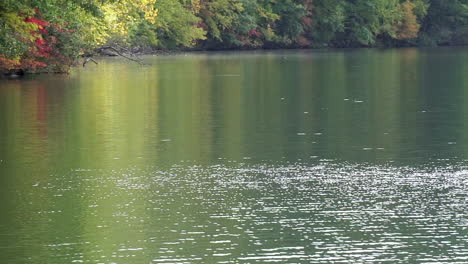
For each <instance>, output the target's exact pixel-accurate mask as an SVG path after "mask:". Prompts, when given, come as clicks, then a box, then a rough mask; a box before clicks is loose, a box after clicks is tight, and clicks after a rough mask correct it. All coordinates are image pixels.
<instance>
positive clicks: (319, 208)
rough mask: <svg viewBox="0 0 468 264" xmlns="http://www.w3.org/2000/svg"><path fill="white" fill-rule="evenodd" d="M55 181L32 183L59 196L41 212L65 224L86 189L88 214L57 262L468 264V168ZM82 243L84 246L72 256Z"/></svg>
mask: <svg viewBox="0 0 468 264" xmlns="http://www.w3.org/2000/svg"><path fill="white" fill-rule="evenodd" d="M97 175H106V178H105V179H103V178H101V177H99V176H97ZM58 177H59V176H57V179H55V180H56V182H57V183H58V184H60V186H54V185H53V184H52V185H50V184H48V185H46V186H41V184H40V183H39V184H38V185H37V186H34V188H38V189H50V190H51V191H53V192H54V197H57V198H56V199H55V201H54V202H53V203H52V207H51V208H49V209H48V210H47V211H40V212H38V214H45V215H46V216H44V217H46V218H48V219H49V221H52V222H55V221H58V220H59V219H61V217H60V216H57V215H58V214H64V213H66V210H67V209H66V206H67V203H66V201H67V198H66V197H69V196H74V195H79V196H80V198H81V199H82V200H83V201H86V202H85V203H84V204H81V205H79V206H80V207H82V211H83V214H82V215H75V216H70V217H71V218H80V219H76V220H77V221H78V220H80V221H82V222H83V223H84V224H83V225H84V226H83V227H82V228H83V230H84V231H83V230H82V232H79V233H78V234H75V236H74V237H68V239H69V241H73V243H71V242H69V241H62V242H63V243H50V244H47V245H44V246H47V247H48V248H49V250H50V251H53V252H54V257H53V258H54V261H53V262H50V263H74V262H76V263H79V262H83V263H274V262H278V263H384V262H385V263H467V262H468V248H467V247H466V245H467V243H468V236H467V226H468V225H467V224H468V222H467V209H468V208H467V199H468V170H467V168H466V167H464V166H463V165H460V166H453V167H449V168H432V169H426V170H418V169H414V168H409V167H408V168H395V167H386V166H365V165H362V164H361V165H352V164H343V163H339V164H337V163H332V162H321V163H320V164H318V165H316V166H307V165H301V164H287V165H284V166H274V165H248V164H237V165H213V166H191V165H177V166H172V167H170V168H168V169H164V170H159V169H157V168H153V167H148V168H146V169H143V170H142V169H140V168H134V169H131V168H129V169H120V170H75V171H73V172H71V173H70V174H69V175H68V176H67V181H63V179H58ZM61 199H62V200H61ZM62 220H63V219H62ZM71 221H72V222H73V220H71ZM31 224H33V223H31ZM85 230H92V231H93V232H94V233H92V234H89V233H87V232H86V231H85ZM50 240H51V241H54V239H53V237H52V239H50ZM76 241H80V242H76ZM54 242H56V241H54ZM80 248H86V249H87V250H83V251H82V252H86V254H75V255H73V254H67V253H68V252H80V250H79V249H80ZM89 249H92V250H89Z"/></svg>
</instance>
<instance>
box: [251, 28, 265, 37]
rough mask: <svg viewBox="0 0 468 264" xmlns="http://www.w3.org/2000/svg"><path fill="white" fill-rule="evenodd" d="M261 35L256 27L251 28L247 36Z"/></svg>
mask: <svg viewBox="0 0 468 264" xmlns="http://www.w3.org/2000/svg"><path fill="white" fill-rule="evenodd" d="M262 35H263V34H262V32H260V31H258V30H256V29H251V30H250V31H249V36H251V37H257V38H259V37H261V36H262Z"/></svg>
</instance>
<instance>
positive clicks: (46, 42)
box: [0, 0, 468, 71]
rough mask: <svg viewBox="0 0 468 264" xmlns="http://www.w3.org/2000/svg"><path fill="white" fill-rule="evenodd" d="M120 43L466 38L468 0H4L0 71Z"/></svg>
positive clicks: (0, 5)
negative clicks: (467, 0)
mask: <svg viewBox="0 0 468 264" xmlns="http://www.w3.org/2000/svg"><path fill="white" fill-rule="evenodd" d="M108 43H119V44H121V45H128V46H132V47H145V48H146V47H151V48H162V49H184V48H190V49H191V48H198V49H244V48H278V47H281V48H289V47H323V46H332V47H354V46H378V45H386V46H394V45H415V44H420V45H451V44H467V43H468V3H467V2H466V0H372V1H369V0H281V1H280V0H2V1H1V2H0V70H1V69H3V70H5V69H21V68H22V67H23V68H27V69H33V70H35V69H37V68H38V67H39V68H40V67H42V69H43V70H47V69H53V70H54V71H55V70H57V69H65V70H66V69H67V68H68V67H69V66H70V65H72V64H73V62H74V61H75V60H76V58H78V57H79V55H80V54H83V53H84V52H89V51H91V50H93V49H94V48H96V47H99V46H100V45H104V44H108Z"/></svg>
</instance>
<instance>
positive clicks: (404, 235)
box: [0, 48, 468, 264]
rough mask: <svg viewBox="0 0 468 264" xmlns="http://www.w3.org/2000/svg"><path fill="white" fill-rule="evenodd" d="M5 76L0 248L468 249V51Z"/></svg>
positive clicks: (111, 255) (365, 257)
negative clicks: (18, 77)
mask: <svg viewBox="0 0 468 264" xmlns="http://www.w3.org/2000/svg"><path fill="white" fill-rule="evenodd" d="M144 60H145V65H143V66H140V65H138V64H133V63H131V62H128V61H125V60H122V59H118V58H107V59H101V60H100V61H99V65H98V66H95V65H88V66H87V67H86V68H77V69H74V70H73V71H72V72H71V74H69V75H52V76H51V75H40V76H31V77H27V78H26V79H22V80H10V81H4V80H3V81H0V197H1V198H0V199H1V201H2V202H1V203H0V211H1V212H2V217H1V218H0V262H2V263H3V262H5V263H52V264H54V263H56V264H59V263H119V264H120V263H122V264H127V263H128V264H130V263H154V264H156V263H276V262H279V263H384V262H387V263H468V248H467V247H466V245H467V243H468V235H467V234H468V230H467V227H468V220H467V211H468V206H467V202H468V168H467V165H466V164H467V163H466V162H467V159H468V156H467V153H468V118H467V116H468V49H466V48H454V49H400V50H345V51H276V52H240V53H239V52H233V53H194V54H181V55H177V56H149V57H145V58H144Z"/></svg>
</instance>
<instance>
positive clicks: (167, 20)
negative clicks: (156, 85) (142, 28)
mask: <svg viewBox="0 0 468 264" xmlns="http://www.w3.org/2000/svg"><path fill="white" fill-rule="evenodd" d="M156 7H157V9H158V10H159V13H158V19H157V20H156V24H155V26H154V28H153V30H154V31H155V32H156V36H155V40H156V41H155V42H153V43H152V46H160V47H162V48H167V49H174V48H178V47H192V46H194V45H195V44H196V42H197V41H198V40H203V39H205V34H206V33H205V31H204V30H203V29H202V28H200V27H198V26H197V23H199V21H200V19H199V18H198V17H196V16H195V15H194V14H193V13H192V12H191V10H190V9H187V8H185V7H184V6H183V5H182V3H181V2H179V1H174V0H158V1H157V2H156ZM150 35H151V34H150ZM134 39H136V40H137V39H138V38H134Z"/></svg>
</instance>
